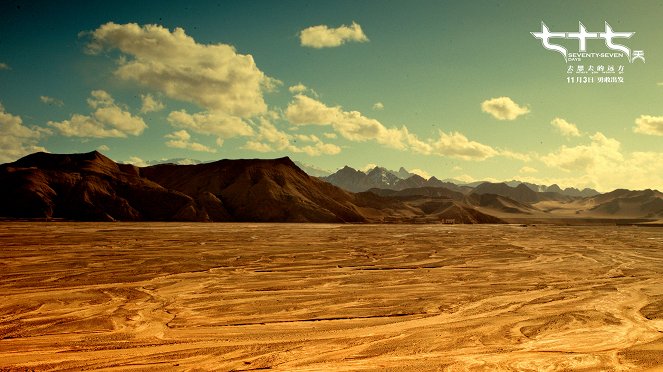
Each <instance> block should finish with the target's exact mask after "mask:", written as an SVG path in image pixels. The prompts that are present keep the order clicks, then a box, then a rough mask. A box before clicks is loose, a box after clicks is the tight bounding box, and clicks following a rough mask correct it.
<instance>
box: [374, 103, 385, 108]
mask: <svg viewBox="0 0 663 372" xmlns="http://www.w3.org/2000/svg"><path fill="white" fill-rule="evenodd" d="M382 109H384V104H383V103H382V102H375V103H374V104H373V110H382Z"/></svg>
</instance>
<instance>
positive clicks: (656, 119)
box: [633, 115, 663, 136]
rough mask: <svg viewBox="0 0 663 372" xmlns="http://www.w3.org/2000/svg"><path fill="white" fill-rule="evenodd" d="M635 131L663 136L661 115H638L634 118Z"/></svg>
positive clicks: (662, 117) (662, 118)
mask: <svg viewBox="0 0 663 372" xmlns="http://www.w3.org/2000/svg"><path fill="white" fill-rule="evenodd" d="M633 131H634V132H635V133H641V134H648V135H651V136H663V116H649V115H640V117H639V118H637V119H635V127H634V128H633Z"/></svg>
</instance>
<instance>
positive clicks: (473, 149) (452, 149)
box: [285, 94, 500, 160]
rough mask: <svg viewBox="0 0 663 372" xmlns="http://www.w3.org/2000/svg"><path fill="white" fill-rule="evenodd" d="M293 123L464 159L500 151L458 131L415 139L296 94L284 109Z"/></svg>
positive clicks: (357, 114)
mask: <svg viewBox="0 0 663 372" xmlns="http://www.w3.org/2000/svg"><path fill="white" fill-rule="evenodd" d="M285 116H286V118H287V119H288V120H289V121H290V123H292V124H294V125H321V126H331V127H332V128H333V129H334V130H335V131H336V132H337V133H338V134H339V135H340V136H341V137H343V138H345V139H347V140H350V141H355V142H364V141H369V140H370V141H375V142H377V143H379V144H381V145H384V146H385V147H389V148H394V149H398V150H411V151H413V152H416V153H420V154H426V155H428V154H434V155H440V156H450V157H455V158H460V159H465V160H484V159H487V158H490V157H493V156H496V155H499V154H500V152H499V151H497V150H495V149H493V148H492V147H490V146H487V145H484V144H481V143H479V142H476V141H471V140H469V139H468V138H467V137H465V136H464V135H463V134H461V133H458V132H451V133H445V132H443V131H439V133H438V137H437V138H433V139H428V140H422V139H419V138H418V137H417V136H416V135H415V134H413V133H410V132H409V130H408V129H407V127H405V126H403V127H401V128H387V127H385V126H384V125H382V123H380V122H379V121H377V120H375V119H371V118H368V117H366V116H364V115H362V114H361V113H360V112H358V111H344V110H343V109H342V107H340V106H335V107H329V106H327V105H325V104H324V103H322V102H320V101H317V100H315V99H313V98H310V97H307V96H304V95H301V94H300V95H296V96H295V97H294V100H293V101H292V102H290V104H289V105H288V107H287V108H286V111H285Z"/></svg>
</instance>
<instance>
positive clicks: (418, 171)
mask: <svg viewBox="0 0 663 372" xmlns="http://www.w3.org/2000/svg"><path fill="white" fill-rule="evenodd" d="M408 172H410V173H414V174H417V175H419V176H421V177H423V178H425V179H429V178H430V177H431V176H430V173H428V172H426V171H425V170H423V169H419V168H414V169H410V170H409V171H408Z"/></svg>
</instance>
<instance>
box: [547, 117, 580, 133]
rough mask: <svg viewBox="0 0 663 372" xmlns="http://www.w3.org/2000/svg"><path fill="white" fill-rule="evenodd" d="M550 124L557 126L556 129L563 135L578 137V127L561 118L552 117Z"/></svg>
mask: <svg viewBox="0 0 663 372" xmlns="http://www.w3.org/2000/svg"><path fill="white" fill-rule="evenodd" d="M550 125H552V126H553V127H555V128H557V130H558V131H559V132H560V133H561V134H562V135H563V136H565V137H580V131H579V130H578V127H577V126H576V125H575V124H573V123H569V122H568V121H566V120H564V119H562V118H554V119H553V120H552V121H551V122H550Z"/></svg>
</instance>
